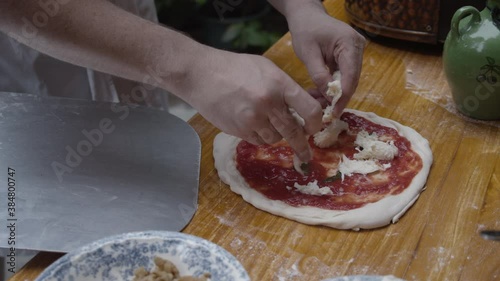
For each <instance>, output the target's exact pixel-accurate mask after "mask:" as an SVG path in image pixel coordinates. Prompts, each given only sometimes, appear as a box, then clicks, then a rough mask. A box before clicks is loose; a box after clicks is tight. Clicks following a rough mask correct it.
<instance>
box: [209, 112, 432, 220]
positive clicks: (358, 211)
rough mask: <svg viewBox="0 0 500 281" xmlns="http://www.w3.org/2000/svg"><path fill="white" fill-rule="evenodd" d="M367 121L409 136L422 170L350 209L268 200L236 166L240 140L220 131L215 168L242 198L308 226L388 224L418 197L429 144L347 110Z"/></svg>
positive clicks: (386, 123) (425, 172) (414, 134)
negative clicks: (396, 188)
mask: <svg viewBox="0 0 500 281" xmlns="http://www.w3.org/2000/svg"><path fill="white" fill-rule="evenodd" d="M344 112H350V113H353V114H355V115H358V116H360V117H364V118H366V119H367V120H369V121H371V122H374V123H377V124H380V125H383V126H386V127H389V128H394V129H396V130H397V131H398V133H399V134H400V135H401V136H403V137H405V138H406V139H408V140H409V141H410V143H411V146H412V147H411V148H412V150H413V151H414V152H416V153H417V154H418V155H419V156H420V158H421V160H422V168H421V170H420V171H419V172H418V173H417V174H416V175H415V176H414V178H413V180H412V181H411V183H410V185H409V186H408V187H407V188H406V189H404V190H403V191H402V192H401V193H399V194H397V195H387V196H386V197H384V198H383V199H381V200H379V201H376V202H374V203H368V204H366V205H364V206H362V207H359V208H355V209H351V210H345V211H344V210H329V209H322V208H318V207H311V206H299V207H295V206H291V205H288V204H286V203H284V202H282V201H280V200H271V199H269V198H267V197H266V196H264V195H262V194H261V193H260V192H258V191H256V190H255V189H253V188H251V187H250V186H249V185H248V184H247V182H246V181H245V179H244V178H243V177H242V176H241V174H240V172H239V171H238V169H237V167H236V161H235V155H236V147H237V145H238V143H239V142H240V141H241V139H239V138H236V137H233V136H230V135H227V134H224V133H220V134H218V135H217V136H216V138H215V140H214V151H213V153H214V159H215V167H216V169H217V171H218V174H219V177H220V179H221V180H222V181H223V182H225V183H226V184H228V185H229V186H230V188H231V190H232V191H233V192H235V193H237V194H240V195H241V196H242V197H243V199H244V200H245V201H247V202H249V203H250V204H252V205H253V206H255V207H256V208H258V209H261V210H264V211H267V212H269V213H271V214H274V215H278V216H282V217H285V218H288V219H291V220H295V221H298V222H301V223H305V224H311V225H325V226H329V227H333V228H338V229H354V230H359V229H362V228H363V229H371V228H377V227H381V226H384V225H387V224H389V223H391V222H392V223H395V222H397V221H398V220H399V218H400V217H401V216H402V215H403V214H404V213H405V212H406V210H408V208H410V207H411V206H412V205H413V203H414V202H415V201H416V200H417V198H418V197H419V194H420V192H421V191H422V190H423V188H424V186H425V182H426V180H427V176H428V174H429V170H430V167H431V164H432V160H433V159H432V152H431V149H430V147H429V143H428V141H427V140H426V139H424V138H423V137H422V136H421V135H420V134H419V133H417V132H416V131H415V130H413V129H412V128H409V127H407V126H403V125H401V124H399V123H397V122H395V121H393V120H390V119H386V118H382V117H379V116H377V115H375V114H374V113H367V112H361V111H357V110H351V109H346V110H345V111H344Z"/></svg>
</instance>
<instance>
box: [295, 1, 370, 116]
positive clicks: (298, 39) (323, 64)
mask: <svg viewBox="0 0 500 281" xmlns="http://www.w3.org/2000/svg"><path fill="white" fill-rule="evenodd" d="M287 20H288V23H289V28H290V32H291V33H292V43H293V48H294V50H295V53H296V54H297V56H298V57H299V58H300V59H301V60H302V62H303V63H304V64H305V65H306V67H307V70H308V72H309V75H310V76H311V79H312V80H313V82H314V83H315V85H316V87H317V89H318V90H319V91H320V92H321V93H322V94H323V95H326V90H327V83H328V82H330V81H332V73H333V72H334V71H335V70H340V73H341V74H342V79H341V84H342V93H343V94H342V97H341V98H340V100H339V101H338V102H337V104H336V106H335V109H334V112H333V114H334V116H336V117H338V116H340V114H341V113H342V111H343V109H344V108H345V106H346V105H347V103H348V102H349V100H350V99H351V97H352V95H353V94H354V91H355V90H356V87H357V85H358V81H359V76H360V73H361V64H362V59H363V50H364V46H365V39H364V37H363V36H361V35H360V34H359V33H357V32H356V31H355V30H354V29H353V28H351V27H350V26H349V25H347V24H345V23H344V22H342V21H339V20H337V19H334V18H332V17H331V16H329V15H328V14H327V13H326V12H325V11H324V9H323V7H322V6H321V3H311V4H310V5H305V4H304V5H302V6H301V7H300V9H299V8H297V9H293V10H291V11H290V12H289V13H288V14H287ZM327 98H328V97H327Z"/></svg>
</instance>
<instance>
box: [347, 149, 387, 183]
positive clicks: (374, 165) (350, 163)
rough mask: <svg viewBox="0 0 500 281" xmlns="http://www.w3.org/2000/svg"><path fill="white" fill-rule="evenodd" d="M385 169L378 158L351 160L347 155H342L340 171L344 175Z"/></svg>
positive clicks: (364, 173)
mask: <svg viewBox="0 0 500 281" xmlns="http://www.w3.org/2000/svg"><path fill="white" fill-rule="evenodd" d="M381 169H383V167H381V166H380V165H379V164H378V162H377V161H376V160H351V159H349V158H347V157H346V156H345V155H342V160H341V161H340V163H339V171H340V173H342V180H343V179H344V176H352V174H363V175H366V174H369V173H373V172H376V171H378V170H381Z"/></svg>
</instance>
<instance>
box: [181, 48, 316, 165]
mask: <svg viewBox="0 0 500 281" xmlns="http://www.w3.org/2000/svg"><path fill="white" fill-rule="evenodd" d="M200 57H201V58H200V60H199V61H198V63H197V64H196V65H195V66H193V71H192V72H191V73H190V74H189V76H190V78H188V79H186V80H187V81H186V82H185V83H184V89H185V91H187V92H185V93H183V96H184V97H185V98H186V101H187V102H188V103H190V104H191V105H192V106H193V107H195V108H196V109H197V110H198V111H199V113H200V114H201V115H202V116H203V117H205V118H206V119H207V120H208V121H209V122H211V123H212V124H213V125H215V126H216V127H218V128H219V129H221V130H222V131H224V132H225V133H228V134H230V135H233V136H237V137H240V138H242V139H244V140H246V141H249V142H250V143H253V144H263V143H268V144H271V143H275V142H277V141H279V140H281V139H282V138H285V139H286V140H287V141H288V143H289V144H290V146H291V147H292V148H293V149H294V151H295V153H296V154H297V156H298V157H299V158H300V160H301V161H304V162H307V161H309V160H310V158H311V152H310V148H309V144H308V142H307V139H306V134H314V133H316V132H317V131H319V130H320V129H321V126H322V123H321V116H322V110H321V105H320V103H319V102H318V101H316V100H315V99H314V98H313V97H312V96H311V95H309V93H307V92H306V91H305V90H303V89H302V88H301V87H300V86H299V85H298V84H297V83H296V82H294V81H293V80H292V79H291V78H290V77H289V76H288V75H287V74H285V73H284V72H283V71H282V70H281V69H279V68H278V67H277V66H276V65H275V64H273V63H272V62H271V61H269V60H268V59H266V58H264V57H261V56H255V55H246V54H235V53H230V52H226V51H220V50H215V49H209V50H208V51H207V53H206V54H204V55H202V56H200ZM289 108H293V109H294V110H295V111H296V112H297V113H298V114H299V115H300V116H301V117H302V118H303V119H304V120H305V125H304V127H302V126H301V125H299V124H298V122H297V121H296V120H295V118H294V117H293V116H292V114H291V113H290V111H289Z"/></svg>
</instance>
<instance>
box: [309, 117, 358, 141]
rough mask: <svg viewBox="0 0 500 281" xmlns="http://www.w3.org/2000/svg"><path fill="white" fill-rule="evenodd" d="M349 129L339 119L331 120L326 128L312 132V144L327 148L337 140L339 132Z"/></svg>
mask: <svg viewBox="0 0 500 281" xmlns="http://www.w3.org/2000/svg"><path fill="white" fill-rule="evenodd" d="M348 129H349V125H348V124H347V123H346V122H344V121H342V120H339V119H335V120H333V121H332V122H331V123H330V124H329V125H328V126H327V127H326V128H324V129H323V130H321V131H319V132H317V133H316V134H314V144H316V146H318V147H319V148H327V147H330V146H332V145H333V144H334V143H335V142H337V140H338V138H339V135H340V133H342V132H343V131H346V130H348Z"/></svg>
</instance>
